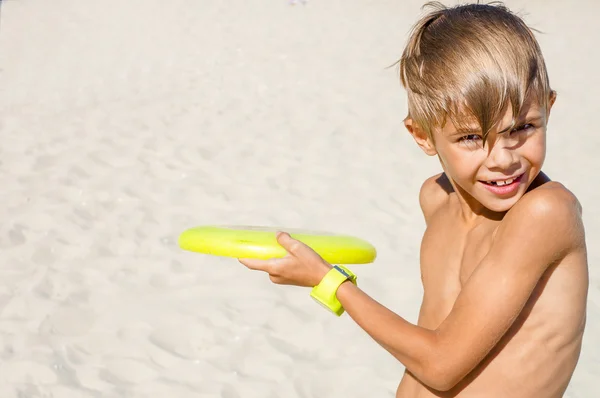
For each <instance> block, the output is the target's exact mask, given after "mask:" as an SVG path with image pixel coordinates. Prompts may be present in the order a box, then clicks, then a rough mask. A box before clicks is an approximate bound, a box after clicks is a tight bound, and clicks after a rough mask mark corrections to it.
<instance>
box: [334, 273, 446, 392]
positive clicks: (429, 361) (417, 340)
mask: <svg viewBox="0 0 600 398" xmlns="http://www.w3.org/2000/svg"><path fill="white" fill-rule="evenodd" d="M337 297H338V299H339V300H340V302H341V303H342V305H343V307H344V309H345V310H346V312H347V313H348V315H349V316H350V317H351V318H352V319H353V320H354V321H355V322H356V323H357V324H358V325H359V326H360V327H361V328H362V329H363V330H364V331H365V332H367V333H368V334H369V335H370V336H371V337H372V338H373V339H374V340H375V341H376V342H377V343H379V344H380V345H381V346H382V347H383V348H385V349H386V350H387V351H389V352H390V353H391V354H392V355H393V356H394V357H395V358H396V359H398V361H400V362H401V363H402V364H403V365H404V366H405V367H406V368H407V369H408V370H409V371H410V372H411V373H413V374H414V375H415V376H416V377H417V378H419V379H421V380H422V381H425V382H427V380H429V379H430V378H431V373H434V372H433V371H432V365H433V364H434V362H435V360H434V359H435V358H436V357H437V354H438V353H437V352H436V332H434V331H432V330H429V329H425V328H422V327H419V326H417V325H413V324H411V323H410V322H408V321H406V320H405V319H403V318H402V317H400V316H399V315H397V314H396V313H394V312H393V311H391V310H389V309H387V308H386V307H385V306H383V305H381V304H380V303H378V302H377V301H375V300H374V299H372V298H371V297H369V296H368V295H367V294H366V293H365V292H363V291H362V290H360V289H359V288H358V287H356V286H355V285H353V284H352V283H349V282H346V283H343V284H342V285H341V286H340V287H339V289H338V291H337Z"/></svg>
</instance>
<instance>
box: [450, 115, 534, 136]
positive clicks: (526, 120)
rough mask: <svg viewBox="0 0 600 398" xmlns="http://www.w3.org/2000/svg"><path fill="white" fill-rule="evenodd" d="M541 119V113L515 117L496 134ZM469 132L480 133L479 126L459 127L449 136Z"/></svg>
mask: <svg viewBox="0 0 600 398" xmlns="http://www.w3.org/2000/svg"><path fill="white" fill-rule="evenodd" d="M542 119H543V116H542V115H539V114H537V115H532V116H529V117H528V116H525V117H522V118H519V119H517V121H516V122H515V124H514V125H510V126H507V127H506V128H504V129H502V130H500V131H498V134H503V133H506V132H507V131H509V130H512V129H513V128H515V127H518V126H519V125H520V124H526V123H531V122H539V121H540V120H542ZM470 134H481V128H479V127H461V128H458V129H456V131H455V132H454V133H451V134H450V136H456V135H470Z"/></svg>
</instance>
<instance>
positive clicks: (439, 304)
mask: <svg viewBox="0 0 600 398" xmlns="http://www.w3.org/2000/svg"><path fill="white" fill-rule="evenodd" d="M451 190H452V185H451V184H450V182H449V181H448V179H447V178H446V176H445V174H444V173H439V174H436V175H434V176H432V177H429V178H428V179H427V180H425V182H424V183H423V185H422V186H421V190H420V192H419V204H420V206H421V211H422V212H423V217H424V218H425V223H426V224H429V221H430V220H431V218H432V217H433V215H434V214H435V213H436V212H437V211H438V210H439V209H440V208H441V207H442V205H443V204H444V203H445V201H446V200H447V199H448V192H449V191H451ZM425 266H426V264H423V263H421V281H422V284H423V299H422V301H421V308H420V309H419V318H418V321H417V325H418V326H421V327H423V328H426V329H430V330H435V329H436V328H437V327H438V326H439V325H440V324H441V323H442V322H443V321H444V319H445V318H446V316H447V315H448V314H449V313H450V311H451V310H452V306H451V305H449V303H451V302H452V301H447V300H442V298H441V297H440V295H439V292H442V291H444V289H443V288H442V287H440V286H438V284H439V282H440V278H432V276H436V275H437V276H439V275H438V273H437V272H436V270H430V269H424V267H425ZM436 293H437V294H436ZM417 386H421V387H425V388H427V387H426V386H424V385H423V384H422V383H421V382H420V381H419V380H418V379H417V378H416V377H415V376H414V375H413V374H412V373H411V372H410V371H409V370H408V369H406V370H405V372H404V377H403V378H402V381H401V382H400V385H399V386H398V392H399V393H400V392H402V393H403V394H406V396H410V395H408V394H410V393H411V392H412V391H413V389H414V388H415V387H417Z"/></svg>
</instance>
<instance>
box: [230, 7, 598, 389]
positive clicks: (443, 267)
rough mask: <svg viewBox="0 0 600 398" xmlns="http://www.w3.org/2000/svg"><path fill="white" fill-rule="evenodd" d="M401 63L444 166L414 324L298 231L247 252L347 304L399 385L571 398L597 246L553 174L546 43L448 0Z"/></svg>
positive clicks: (415, 123) (278, 273)
mask: <svg viewBox="0 0 600 398" xmlns="http://www.w3.org/2000/svg"><path fill="white" fill-rule="evenodd" d="M400 75H401V80H402V83H403V85H404V87H405V88H406V90H407V92H408V108H409V111H408V117H407V118H406V119H405V126H406V128H407V130H408V131H409V133H410V134H411V135H412V137H413V138H414V140H415V141H416V143H417V145H418V146H419V147H420V148H421V149H422V150H423V151H424V152H425V153H426V154H427V155H430V156H434V155H435V156H437V157H438V159H439V161H440V163H441V166H442V169H443V173H441V174H439V175H437V176H434V177H431V178H429V179H428V180H426V181H425V183H424V184H423V186H422V188H421V192H420V204H421V207H422V210H423V214H424V218H425V222H426V225H427V229H426V231H425V234H424V237H423V241H422V246H421V274H422V282H423V287H424V297H423V302H422V306H421V311H420V315H419V319H418V324H417V325H413V324H411V323H409V322H408V321H406V320H404V319H403V318H401V317H400V316H398V315H396V314H395V313H393V312H392V311H390V310H388V309H387V308H385V307H383V306H382V305H380V304H379V303H377V302H376V301H375V300H373V299H371V298H370V297H369V296H368V295H367V294H366V293H364V292H362V291H361V290H360V289H359V288H358V287H357V286H356V283H355V276H354V275H353V274H352V273H351V271H350V270H348V269H346V268H343V267H342V268H338V267H334V268H332V266H331V265H330V264H327V263H326V262H325V261H324V260H323V259H321V257H319V256H318V255H317V254H316V253H315V252H314V251H312V250H311V249H310V248H308V247H307V246H305V245H304V244H302V243H301V242H298V241H296V240H294V239H292V238H291V237H290V236H289V235H288V234H286V233H278V235H277V239H278V242H279V243H280V244H281V245H282V246H283V247H284V248H286V250H287V251H288V253H289V255H288V256H287V257H285V258H283V259H272V260H268V261H257V260H245V259H242V260H240V261H241V262H242V263H243V264H245V265H246V266H247V267H249V268H251V269H256V270H262V271H265V272H268V273H269V275H270V278H271V280H272V281H273V282H275V283H280V284H294V285H299V286H308V287H315V288H314V289H313V297H315V298H317V299H318V300H319V301H321V302H322V303H324V304H325V305H326V306H328V307H330V308H331V309H332V310H338V309H340V308H342V307H343V309H342V310H341V311H343V310H344V309H345V311H347V312H348V314H349V315H350V316H351V317H352V318H353V319H354V320H355V321H356V322H357V324H358V325H360V326H361V327H362V328H363V329H364V330H365V331H366V332H367V333H368V334H369V335H370V336H371V337H372V338H373V339H375V340H376V341H377V342H378V343H379V344H380V345H381V346H383V347H384V348H385V349H386V350H387V351H389V352H390V353H391V354H392V355H393V356H394V357H395V358H397V359H398V360H399V361H400V362H401V363H402V364H403V365H404V366H405V368H406V372H405V374H404V377H403V378H402V381H401V382H400V385H399V387H398V391H397V395H396V396H397V397H411V398H412V397H486V398H493V397H510V398H518V397H527V398H530V397H543V398H550V397H561V396H562V395H563V393H564V391H565V389H566V388H567V385H568V383H569V380H570V378H571V375H572V374H573V371H574V369H575V366H576V363H577V360H578V357H579V353H580V349H581V341H582V336H583V330H584V325H585V313H586V300H587V286H588V274H587V255H586V245H585V236H584V228H583V224H582V219H581V207H580V205H579V203H578V201H577V199H576V198H575V196H574V195H573V194H572V193H571V192H569V191H568V190H567V189H566V188H565V187H564V186H563V185H561V184H559V183H556V182H552V181H550V180H549V178H548V177H547V176H546V175H544V174H543V173H542V172H541V167H542V164H543V162H544V157H545V137H546V125H547V121H548V117H549V115H550V110H551V108H552V105H553V103H554V100H555V98H556V93H555V92H554V91H553V90H551V89H550V85H549V82H548V77H547V72H546V67H545V64H544V59H543V57H542V54H541V51H540V48H539V46H538V43H537V42H536V40H535V38H534V36H533V34H532V33H531V31H530V29H529V28H528V27H527V26H526V25H525V24H524V23H523V21H521V19H520V18H518V17H517V16H515V15H513V14H512V13H511V12H510V11H509V10H507V9H506V8H505V7H503V6H501V5H483V4H471V5H462V6H457V7H454V8H445V7H444V6H442V5H440V4H438V3H436V4H434V10H433V11H432V12H430V13H429V14H428V15H427V16H425V17H424V18H423V19H421V20H420V21H419V22H418V23H417V24H416V25H415V27H414V29H413V31H412V33H411V36H410V39H409V41H408V44H407V46H406V49H405V50H404V53H403V55H402V58H401V61H400ZM328 294H329V296H328ZM336 305H338V307H336ZM339 313H340V311H338V314H339Z"/></svg>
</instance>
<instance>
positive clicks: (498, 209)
mask: <svg viewBox="0 0 600 398" xmlns="http://www.w3.org/2000/svg"><path fill="white" fill-rule="evenodd" d="M520 198H521V195H518V196H516V197H512V198H510V199H497V200H493V201H487V202H488V203H482V204H483V205H484V206H485V207H486V208H487V209H489V210H491V211H493V212H495V213H504V212H507V211H509V210H510V209H511V208H512V207H513V206H514V205H515V204H517V201H518V200H519V199H520Z"/></svg>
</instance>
